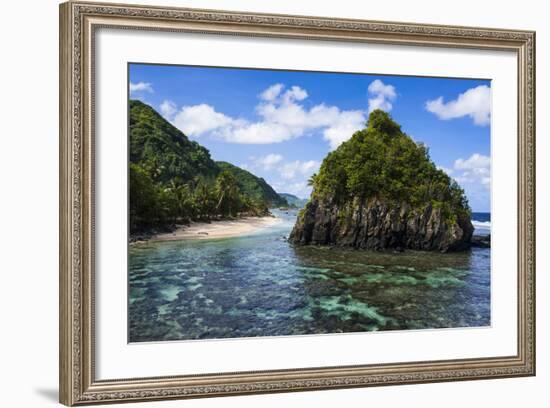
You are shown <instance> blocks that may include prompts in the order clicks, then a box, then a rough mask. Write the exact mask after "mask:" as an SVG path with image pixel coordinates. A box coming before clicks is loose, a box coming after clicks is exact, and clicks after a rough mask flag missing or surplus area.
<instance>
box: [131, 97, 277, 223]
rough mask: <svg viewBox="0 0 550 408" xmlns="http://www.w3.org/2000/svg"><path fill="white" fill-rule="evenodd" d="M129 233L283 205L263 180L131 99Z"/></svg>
mask: <svg viewBox="0 0 550 408" xmlns="http://www.w3.org/2000/svg"><path fill="white" fill-rule="evenodd" d="M129 116H130V164H129V180H130V232H131V233H140V232H147V231H150V230H152V229H167V228H170V227H171V226H173V225H175V224H176V223H181V222H183V223H186V222H189V221H192V220H211V219H219V218H224V217H237V216H241V215H251V216H260V215H267V214H268V213H269V211H268V207H269V206H278V205H285V204H286V202H285V201H284V200H283V199H281V197H279V195H278V194H277V193H276V192H275V191H274V190H273V188H272V187H271V186H269V185H268V184H267V183H266V182H265V180H263V179H261V178H259V177H256V176H254V175H253V174H251V173H249V172H247V171H246V170H243V169H240V168H238V167H236V166H233V165H232V164H230V163H226V162H215V161H214V160H212V158H211V156H210V152H209V151H208V150H207V149H206V148H204V147H203V146H201V145H199V144H198V143H197V142H194V141H191V140H189V139H188V138H187V136H185V135H184V134H183V133H182V132H181V131H180V130H178V129H177V128H175V127H174V126H173V125H171V124H170V123H169V122H168V121H166V120H165V119H164V118H163V117H162V116H161V115H159V114H158V113H157V112H156V111H155V110H154V109H153V108H151V107H150V106H149V105H146V104H145V103H143V102H140V101H137V100H131V101H130V111H129Z"/></svg>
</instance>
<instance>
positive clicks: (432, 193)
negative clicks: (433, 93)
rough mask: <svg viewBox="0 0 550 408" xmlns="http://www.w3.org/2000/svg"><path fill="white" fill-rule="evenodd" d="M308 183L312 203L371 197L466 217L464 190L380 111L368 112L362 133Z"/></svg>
mask: <svg viewBox="0 0 550 408" xmlns="http://www.w3.org/2000/svg"><path fill="white" fill-rule="evenodd" d="M311 181H312V183H313V196H314V197H315V198H324V197H329V196H330V197H332V198H334V199H335V200H336V202H337V203H345V202H348V201H350V200H352V199H354V198H360V199H362V200H365V199H368V198H372V197H377V198H379V199H386V200H391V201H398V202H406V203H408V204H410V205H411V206H413V207H417V208H418V207H423V206H425V205H427V204H431V205H432V206H434V207H438V208H442V209H443V212H444V213H445V215H446V216H447V217H453V215H456V214H457V213H464V214H469V212H470V209H469V206H468V201H467V199H466V196H465V195H464V190H462V188H461V187H460V186H459V185H458V183H457V182H456V181H455V180H453V179H451V178H450V177H449V176H448V175H447V174H446V173H445V172H444V171H443V170H440V169H438V168H437V167H436V165H435V164H434V163H433V162H432V161H431V160H430V156H429V152H428V149H427V147H426V146H424V145H423V144H421V143H416V142H415V141H414V140H412V139H411V138H410V137H409V136H408V135H406V134H405V133H403V132H402V131H401V127H400V126H399V125H398V124H397V123H396V122H394V121H393V120H392V118H391V117H390V115H389V114H388V113H386V112H384V111H382V110H375V111H373V112H372V113H371V114H370V117H369V120H368V122H367V127H366V128H365V129H363V130H360V131H358V132H356V133H355V134H354V135H353V136H352V137H351V139H349V140H348V141H346V142H344V143H342V144H341V145H340V147H339V148H338V149H336V150H334V151H333V152H331V153H329V154H328V156H327V157H326V158H325V160H324V161H323V164H322V165H321V168H320V170H319V173H318V174H317V175H314V176H313V177H312V180H311Z"/></svg>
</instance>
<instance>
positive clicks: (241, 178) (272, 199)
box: [216, 161, 287, 207]
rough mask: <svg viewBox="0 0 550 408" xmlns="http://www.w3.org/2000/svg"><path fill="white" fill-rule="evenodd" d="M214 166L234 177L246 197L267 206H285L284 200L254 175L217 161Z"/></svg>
mask: <svg viewBox="0 0 550 408" xmlns="http://www.w3.org/2000/svg"><path fill="white" fill-rule="evenodd" d="M216 164H217V165H218V167H219V168H220V169H221V170H225V171H228V172H230V173H232V174H233V175H234V176H235V178H236V179H237V184H238V185H239V189H240V190H241V192H242V193H243V194H244V195H246V196H247V197H250V198H251V199H255V200H259V201H265V202H267V203H268V205H269V206H273V207H279V206H283V205H287V202H286V200H285V199H284V198H282V197H281V196H280V194H277V193H276V192H275V190H274V189H273V187H271V186H270V185H269V184H267V182H266V181H265V180H264V179H263V178H261V177H257V176H255V175H254V174H252V173H250V172H248V171H246V170H244V169H241V168H240V167H237V166H234V165H233V164H231V163H227V162H223V161H219V162H216Z"/></svg>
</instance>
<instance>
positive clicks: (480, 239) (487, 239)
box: [470, 235, 491, 248]
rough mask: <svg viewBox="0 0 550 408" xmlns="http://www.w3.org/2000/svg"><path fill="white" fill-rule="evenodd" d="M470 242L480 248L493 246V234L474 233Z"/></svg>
mask: <svg viewBox="0 0 550 408" xmlns="http://www.w3.org/2000/svg"><path fill="white" fill-rule="evenodd" d="M470 244H471V245H472V246H473V247H478V248H491V235H474V236H473V237H472V240H471V241H470Z"/></svg>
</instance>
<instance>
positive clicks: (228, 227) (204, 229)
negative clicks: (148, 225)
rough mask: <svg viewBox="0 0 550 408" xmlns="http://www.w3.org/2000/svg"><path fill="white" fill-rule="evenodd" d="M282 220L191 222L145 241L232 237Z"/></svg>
mask: <svg viewBox="0 0 550 408" xmlns="http://www.w3.org/2000/svg"><path fill="white" fill-rule="evenodd" d="M280 222H282V220H281V219H280V218H277V217H273V216H265V217H243V218H238V219H234V220H219V221H211V222H191V223H190V224H189V225H181V226H179V227H177V228H176V229H175V230H174V231H172V232H165V233H159V234H155V235H153V236H151V237H150V238H149V239H148V240H147V241H180V240H203V239H215V238H233V237H239V236H244V235H248V234H252V233H254V232H257V231H259V230H261V229H264V228H269V227H272V226H273V225H276V224H279V223H280Z"/></svg>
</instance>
